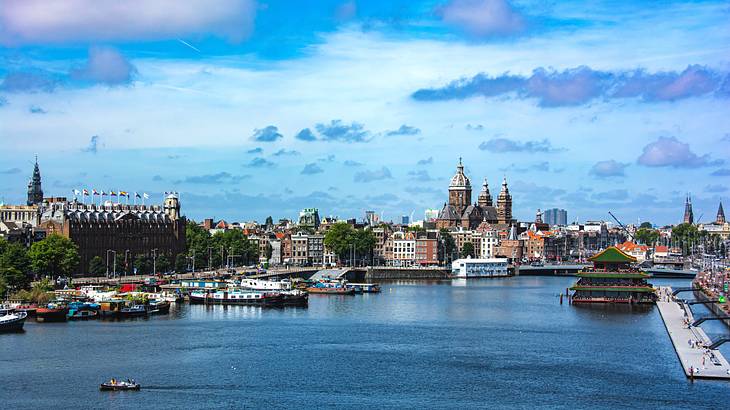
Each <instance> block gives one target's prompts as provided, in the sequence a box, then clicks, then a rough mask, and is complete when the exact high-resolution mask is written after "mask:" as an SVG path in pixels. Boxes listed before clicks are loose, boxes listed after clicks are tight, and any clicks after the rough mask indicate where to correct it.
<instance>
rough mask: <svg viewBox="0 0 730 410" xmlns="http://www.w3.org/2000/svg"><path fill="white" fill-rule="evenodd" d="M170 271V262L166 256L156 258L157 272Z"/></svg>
mask: <svg viewBox="0 0 730 410" xmlns="http://www.w3.org/2000/svg"><path fill="white" fill-rule="evenodd" d="M169 271H170V260H169V259H167V256H165V255H162V256H158V257H157V272H162V273H165V272H169Z"/></svg>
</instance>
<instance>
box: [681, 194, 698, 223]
mask: <svg viewBox="0 0 730 410" xmlns="http://www.w3.org/2000/svg"><path fill="white" fill-rule="evenodd" d="M694 221H695V216H694V213H693V212H692V198H691V197H690V196H689V194H688V195H687V198H686V199H685V201H684V221H683V222H684V223H686V224H690V225H692V224H693V223H694Z"/></svg>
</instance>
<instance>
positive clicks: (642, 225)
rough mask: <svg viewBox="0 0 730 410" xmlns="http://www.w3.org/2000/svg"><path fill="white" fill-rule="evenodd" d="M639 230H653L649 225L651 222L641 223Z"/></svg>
mask: <svg viewBox="0 0 730 410" xmlns="http://www.w3.org/2000/svg"><path fill="white" fill-rule="evenodd" d="M639 228H640V229H641V228H644V229H651V228H653V227H652V225H651V222H642V223H641V225H639Z"/></svg>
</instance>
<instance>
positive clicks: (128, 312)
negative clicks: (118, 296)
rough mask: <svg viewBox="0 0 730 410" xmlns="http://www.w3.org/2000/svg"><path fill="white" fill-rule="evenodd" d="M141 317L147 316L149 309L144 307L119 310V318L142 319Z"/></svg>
mask: <svg viewBox="0 0 730 410" xmlns="http://www.w3.org/2000/svg"><path fill="white" fill-rule="evenodd" d="M140 316H147V309H146V308H145V306H144V305H131V306H125V307H123V308H121V309H120V310H119V317H122V318H129V317H140Z"/></svg>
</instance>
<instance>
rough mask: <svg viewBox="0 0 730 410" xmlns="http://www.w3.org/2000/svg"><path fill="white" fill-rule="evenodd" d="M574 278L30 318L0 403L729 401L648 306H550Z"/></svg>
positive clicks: (8, 357) (9, 344)
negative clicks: (685, 363) (156, 313)
mask: <svg viewBox="0 0 730 410" xmlns="http://www.w3.org/2000/svg"><path fill="white" fill-rule="evenodd" d="M573 281H574V278H568V277H514V278H504V279H485V280H474V281H469V282H466V281H461V282H458V281H454V282H433V283H424V282H412V283H407V282H394V283H386V284H384V285H383V287H382V288H383V291H382V293H380V294H365V295H355V296H325V295H311V299H310V306H309V308H307V309H283V310H273V309H272V310H261V309H260V308H253V307H236V306H233V307H223V306H214V307H206V306H200V305H194V306H189V305H185V304H183V305H180V306H177V307H173V310H172V311H171V313H170V314H169V315H168V316H165V317H153V318H150V319H138V320H129V321H124V322H109V321H89V322H73V323H61V324H50V323H49V324H38V323H34V322H32V321H31V322H28V323H26V330H25V332H24V333H22V334H4V335H0V403H2V407H3V408H8V409H24V408H56V409H57V408H130V409H132V408H135V409H136V408H148V407H156V408H203V407H204V408H233V407H253V408H261V407H339V406H342V407H355V406H357V407H365V406H373V407H378V408H418V407H421V408H423V407H440V408H446V407H448V408H499V407H505V408H513V407H531V408H532V407H564V408H571V409H575V408H609V407H611V408H620V407H634V408H636V407H642V408H683V409H687V408H692V409H699V408H717V407H723V406H725V405H727V398H728V397H730V384H728V383H726V382H725V383H723V382H713V381H698V382H695V383H694V384H692V383H690V382H689V381H688V380H687V379H686V378H685V376H684V374H683V372H682V370H681V368H680V365H679V363H678V360H677V356H676V354H675V352H674V350H673V348H672V345H671V342H670V341H669V338H668V336H667V333H666V330H665V328H664V325H663V323H662V321H661V319H660V317H659V314H658V312H657V309H656V308H655V307H653V306H652V307H638V308H636V307H635V308H630V307H625V306H624V307H575V306H570V305H568V304H567V303H564V304H563V305H560V304H559V298H558V295H559V293H561V292H565V288H566V287H568V286H570V285H571V284H572V282H573ZM653 283H654V284H655V285H659V284H661V285H667V284H670V285H673V286H687V285H688V282H687V281H683V280H654V281H653ZM687 297H690V296H689V295H688V296H687ZM701 309H703V308H701V307H697V309H696V310H695V311H696V312H699V313H697V314H696V316H701V314H702V313H703V312H702V310H701ZM703 328H705V329H706V331H707V333H708V334H709V335H710V336H711V337H712V336H715V337H716V336H718V335H720V334H723V333H727V329H726V328H724V327H723V325H721V324H719V323H707V324H706V325H703ZM723 353H725V355H726V356H728V357H730V354H729V353H728V352H727V349H726V348H723ZM112 376H115V377H122V378H127V377H132V378H135V379H136V380H137V381H139V382H140V383H141V384H142V387H143V389H142V391H140V392H121V393H106V392H104V393H102V392H99V391H98V384H99V383H100V382H101V381H103V380H105V379H108V378H110V377H112Z"/></svg>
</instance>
